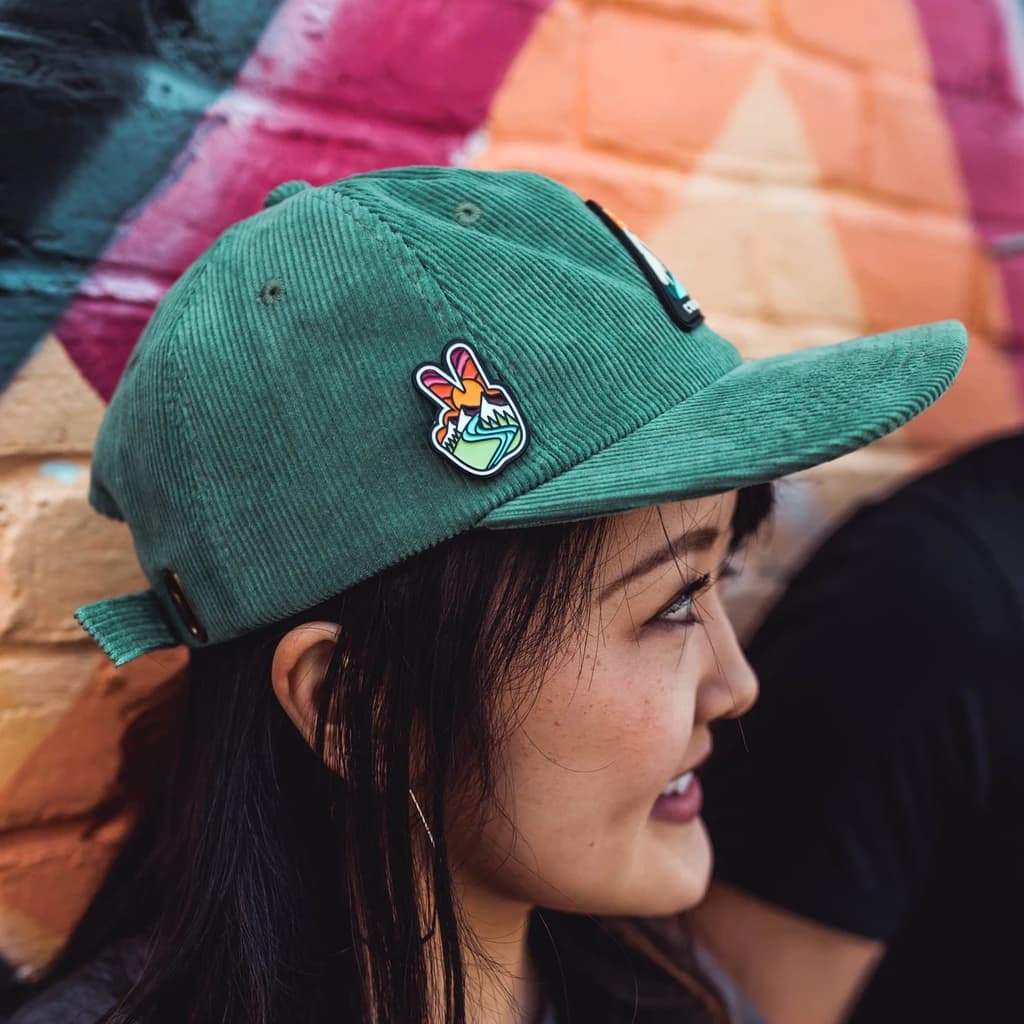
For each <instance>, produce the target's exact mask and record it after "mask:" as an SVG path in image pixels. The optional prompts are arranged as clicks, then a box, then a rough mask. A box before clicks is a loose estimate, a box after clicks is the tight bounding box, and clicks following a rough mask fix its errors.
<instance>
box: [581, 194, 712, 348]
mask: <svg viewBox="0 0 1024 1024" xmlns="http://www.w3.org/2000/svg"><path fill="white" fill-rule="evenodd" d="M587 206H589V207H590V208H591V209H592V210H593V211H594V213H596V214H597V215H598V217H600V218H601V220H602V221H603V222H604V224H605V225H606V226H607V228H608V230H609V231H611V233H612V234H613V235H614V236H615V237H616V238H617V239H618V240H619V241H620V242H621V243H622V244H623V246H624V247H625V249H626V252H628V253H629V254H630V256H632V257H633V260H634V261H635V263H636V265H637V266H638V267H639V268H640V269H641V270H642V271H643V272H644V277H646V278H647V280H648V282H649V283H650V286H651V287H652V288H653V289H654V294H655V295H657V296H658V299H659V300H660V301H661V304H662V305H663V306H664V307H665V309H666V311H667V312H668V315H669V316H670V317H672V319H673V320H674V321H675V322H676V323H677V324H678V325H679V326H680V327H682V329H683V330H684V331H692V330H693V329H694V328H695V327H698V326H699V325H700V324H702V323H704V314H703V313H702V312H701V311H700V306H699V305H698V303H697V300H696V299H691V298H690V296H689V295H687V294H686V289H685V288H684V287H683V286H682V284H681V283H680V282H679V281H678V280H677V279H676V276H675V275H674V274H673V273H672V271H671V270H669V269H668V267H666V266H665V264H664V263H662V262H661V260H659V259H658V257H657V256H655V255H654V253H653V252H651V250H650V249H648V248H647V246H646V245H644V243H643V242H641V241H640V239H639V238H637V236H636V235H634V234H633V232H632V231H630V230H629V228H627V227H626V225H625V224H623V223H622V221H620V220H619V219H618V217H616V216H615V215H614V214H611V213H609V212H608V211H607V210H606V209H604V207H602V206H601V205H600V204H599V203H596V202H595V201H594V200H593V199H588V200H587Z"/></svg>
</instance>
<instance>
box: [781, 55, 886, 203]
mask: <svg viewBox="0 0 1024 1024" xmlns="http://www.w3.org/2000/svg"><path fill="white" fill-rule="evenodd" d="M772 59H773V63H774V65H775V67H776V68H777V69H778V74H779V78H780V80H781V82H782V85H783V87H784V89H785V91H786V93H787V94H788V96H789V97H790V99H791V101H792V103H793V106H794V108H795V110H796V111H797V114H798V116H799V118H800V122H801V125H802V126H803V134H804V138H805V140H806V144H807V146H808V148H809V149H810V152H811V153H812V154H813V157H814V161H815V164H816V166H817V171H818V173H817V175H816V178H817V180H818V181H822V182H825V183H840V184H848V185H849V184H855V183H859V182H860V181H861V180H862V179H863V176H864V161H865V140H866V135H867V131H866V129H867V124H866V116H865V103H864V94H863V90H862V88H861V82H860V77H859V76H858V75H857V74H856V73H855V72H853V71H851V70H850V69H849V68H847V67H845V66H843V65H841V64H836V63H832V62H829V61H825V60H821V59H819V58H817V57H813V56H809V55H807V54H803V53H799V52H797V51H794V50H791V49H788V48H785V47H777V48H775V49H774V50H773V58H772ZM770 127H771V126H769V129H770Z"/></svg>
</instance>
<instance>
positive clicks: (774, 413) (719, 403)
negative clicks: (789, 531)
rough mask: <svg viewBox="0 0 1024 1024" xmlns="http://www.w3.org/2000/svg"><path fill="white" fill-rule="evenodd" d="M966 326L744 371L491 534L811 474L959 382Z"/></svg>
mask: <svg viewBox="0 0 1024 1024" xmlns="http://www.w3.org/2000/svg"><path fill="white" fill-rule="evenodd" d="M966 351H967V332H966V330H965V329H964V326H963V324H961V323H960V322H959V321H957V320H943V321H939V322H937V323H931V324H923V325H920V326H916V327H907V328H904V329H902V330H898V331H888V332H886V333H884V334H876V335H871V336H867V337H862V338H854V339H852V340H850V341H843V342H840V343H838V344H835V345H823V346H820V347H818V348H812V349H805V350H802V351H799V352H793V353H787V354H786V355H780V356H774V357H771V358H767V359H753V360H748V361H746V362H744V363H742V364H740V365H739V366H738V367H737V368H736V369H735V370H732V371H731V372H729V373H727V374H725V376H723V377H721V378H719V379H718V380H717V381H715V382H714V383H713V384H712V385H710V386H709V387H707V388H705V389H704V390H703V391H701V392H698V393H697V394H696V395H693V396H692V397H691V398H689V399H687V400H686V401H684V402H680V403H679V404H678V405H675V406H672V407H671V408H669V409H666V410H665V411H664V412H662V413H660V414H659V415H658V416H656V417H655V418H654V419H653V420H651V421H650V422H648V423H646V424H644V426H642V427H639V428H638V429H636V430H634V431H633V432H632V433H631V434H628V435H627V436H625V437H623V438H620V439H619V440H618V441H615V442H614V443H613V444H611V445H609V446H608V447H607V448H604V449H602V450H601V451H599V452H597V453H595V454H594V455H592V456H591V457H590V458H588V459H586V460H584V461H583V462H581V463H578V464H577V465H575V466H573V467H571V468H570V469H568V470H566V471H565V472H564V473H561V474H560V475H559V476H556V477H554V478H552V479H551V480H547V481H545V482H544V483H543V484H540V485H539V486H538V487H535V488H533V490H531V491H528V492H526V493H525V494H521V495H518V496H517V497H515V498H512V499H511V500H509V501H507V502H505V503H504V504H503V505H501V506H499V507H498V508H496V509H494V510H493V511H492V512H490V513H488V515H487V516H486V517H485V518H484V519H483V520H482V521H481V523H480V525H481V526H486V527H495V528H500V527H514V526H536V525H540V524H543V523H554V522H566V521H572V520H577V519H587V518H591V517H593V516H598V515H608V514H610V513H613V512H621V511H625V510H627V509H631V508H639V507H641V506H645V505H655V504H660V503H661V502H665V501H672V500H679V499H683V498H698V497H703V496H705V495H709V494H719V493H722V492H723V491H731V490H734V489H737V488H740V487H745V486H748V485H750V484H755V483H762V482H764V481H767V480H774V479H776V478H777V477H780V476H785V475H786V474H787V473H793V472H796V471H797V470H801V469H807V468H808V467H810V466H816V465H818V464H820V463H822V462H828V461H829V460H830V459H835V458H838V457H839V456H840V455H845V454H846V453H847V452H851V451H854V450H855V449H857V448H861V447H863V446H864V445H866V444H869V443H870V442H872V441H875V440H877V439H878V438H880V437H883V436H885V435H886V434H888V433H890V432H891V431H893V430H895V429H896V428H897V427H899V426H901V425H902V424H904V423H906V422H907V420H909V419H912V418H913V417H914V416H916V415H917V414H918V413H920V412H922V411H923V410H924V409H926V408H927V407H928V406H929V405H931V404H932V402H934V401H935V400H936V399H937V398H938V397H939V396H940V395H941V394H942V393H943V392H944V391H945V390H946V389H947V388H948V387H949V385H950V384H951V383H952V382H953V380H954V379H955V378H956V375H957V373H958V372H959V371H960V367H961V366H962V365H963V362H964V357H965V355H966Z"/></svg>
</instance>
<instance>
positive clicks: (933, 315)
mask: <svg viewBox="0 0 1024 1024" xmlns="http://www.w3.org/2000/svg"><path fill="white" fill-rule="evenodd" d="M824 198H825V201H826V202H827V203H828V205H829V207H830V208H831V213H832V219H833V224H834V226H835V230H836V236H837V238H838V239H839V241H840V243H841V245H842V251H843V253H844V255H845V258H846V261H847V265H848V266H849V268H850V272H851V274H852V275H853V280H854V282H855V285H856V287H857V290H858V292H859V294H860V301H861V304H862V307H863V310H864V315H865V322H866V324H867V326H868V329H869V330H877V331H885V330H891V329H893V328H897V327H904V326H906V325H907V324H917V323H925V322H927V321H929V320H945V319H947V318H953V319H957V320H964V321H966V320H968V319H969V314H970V309H971V290H972V275H973V263H974V256H975V246H976V242H975V238H974V232H973V230H972V229H971V226H970V224H968V223H966V222H963V221H960V220H950V219H948V218H943V217H939V216H937V215H932V214H925V213H922V212H920V211H917V212H913V211H904V210H900V209H893V208H885V207H880V206H875V205H873V204H870V203H865V202H863V201H860V200H854V199H850V198H846V197H839V196H832V197H824Z"/></svg>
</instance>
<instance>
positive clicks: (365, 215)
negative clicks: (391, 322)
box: [308, 189, 463, 331]
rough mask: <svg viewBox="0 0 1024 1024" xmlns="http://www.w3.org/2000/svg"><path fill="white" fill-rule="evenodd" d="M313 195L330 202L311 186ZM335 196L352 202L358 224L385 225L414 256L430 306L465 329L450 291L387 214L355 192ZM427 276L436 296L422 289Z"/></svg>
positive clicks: (419, 284)
mask: <svg viewBox="0 0 1024 1024" xmlns="http://www.w3.org/2000/svg"><path fill="white" fill-rule="evenodd" d="M308 194H310V195H311V198H315V199H316V200H317V201H318V202H321V203H324V204H326V205H330V203H329V201H328V200H327V199H326V198H325V197H324V195H323V193H322V192H317V191H314V190H312V189H311V190H310V193H308ZM331 194H332V195H333V196H336V197H337V199H338V200H339V201H340V202H341V204H342V205H343V206H349V207H350V209H349V211H348V212H349V213H350V214H351V216H352V219H353V220H355V221H356V223H358V224H362V225H364V226H367V227H371V226H373V225H377V226H380V227H383V228H384V229H385V230H386V231H387V232H388V234H389V235H390V236H391V237H392V238H393V239H394V240H395V241H396V242H397V243H399V245H400V246H401V249H402V250H403V252H404V253H405V257H406V259H407V260H411V262H412V267H411V269H413V270H415V271H417V274H416V276H415V278H414V279H413V284H414V287H415V288H416V291H417V292H419V294H420V295H421V296H422V298H423V300H424V301H425V302H426V303H427V305H428V306H429V307H430V309H431V310H432V311H433V312H434V313H435V314H436V315H438V316H443V317H445V319H447V320H448V322H449V323H450V324H451V330H452V331H459V330H462V329H463V328H462V326H456V325H457V324H459V323H460V317H458V316H457V315H456V309H455V307H454V306H453V305H452V304H451V301H450V300H449V298H448V295H447V293H446V292H445V290H444V289H443V288H442V287H441V285H440V283H439V282H438V280H437V278H436V277H435V276H434V275H433V274H432V273H431V272H430V271H429V269H428V268H427V266H426V264H425V263H424V262H423V260H422V258H421V257H420V254H419V253H418V252H417V251H416V249H415V248H414V247H413V246H412V244H411V243H410V242H409V241H408V239H406V238H405V237H404V236H403V235H402V234H401V233H400V232H399V231H398V230H397V229H396V228H395V227H394V226H393V225H392V224H390V223H389V222H388V221H387V220H385V219H384V217H383V216H382V215H381V214H380V213H378V212H377V211H375V210H373V209H371V208H370V207H369V206H367V205H366V204H365V203H362V202H360V201H359V200H358V199H357V198H356V197H355V196H352V195H343V194H341V193H340V192H337V191H334V192H332V193H331ZM421 276H423V277H426V278H427V279H428V280H429V281H430V283H431V284H432V285H433V286H434V288H435V289H436V291H437V296H436V297H435V296H430V295H427V294H426V292H425V291H424V289H423V282H422V281H421V280H420V277H421ZM438 298H440V299H442V300H443V301H444V306H443V307H442V306H440V305H439V304H438V301H437V299H438Z"/></svg>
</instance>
